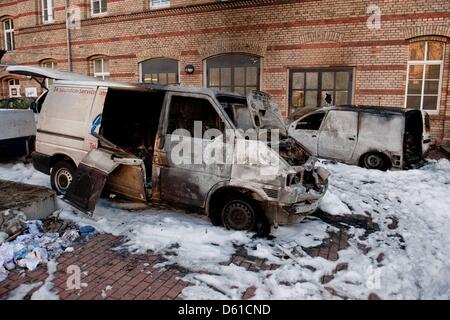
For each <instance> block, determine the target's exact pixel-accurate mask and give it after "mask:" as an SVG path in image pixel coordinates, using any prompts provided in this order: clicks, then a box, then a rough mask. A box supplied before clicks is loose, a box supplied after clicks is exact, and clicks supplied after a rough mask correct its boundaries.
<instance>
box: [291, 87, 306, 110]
mask: <svg viewBox="0 0 450 320" xmlns="http://www.w3.org/2000/svg"><path fill="white" fill-rule="evenodd" d="M292 106H294V107H297V108H301V107H304V106H305V94H304V92H303V91H292Z"/></svg>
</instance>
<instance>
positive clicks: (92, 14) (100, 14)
mask: <svg viewBox="0 0 450 320" xmlns="http://www.w3.org/2000/svg"><path fill="white" fill-rule="evenodd" d="M106 15H108V11H106V12H101V13H93V12H91V17H92V18H97V17H104V16H106Z"/></svg>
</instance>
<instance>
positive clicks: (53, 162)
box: [50, 153, 77, 168]
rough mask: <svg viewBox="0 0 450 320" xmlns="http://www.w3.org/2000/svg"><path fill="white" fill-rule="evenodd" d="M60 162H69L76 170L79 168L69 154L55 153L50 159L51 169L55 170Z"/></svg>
mask: <svg viewBox="0 0 450 320" xmlns="http://www.w3.org/2000/svg"><path fill="white" fill-rule="evenodd" d="M60 161H67V162H69V163H70V164H72V165H73V166H74V167H75V168H76V167H77V164H76V163H75V161H74V160H73V159H72V158H71V157H70V156H68V155H67V154H64V153H55V154H54V155H52V156H51V157H50V168H53V167H54V166H55V165H56V164H57V163H58V162H60Z"/></svg>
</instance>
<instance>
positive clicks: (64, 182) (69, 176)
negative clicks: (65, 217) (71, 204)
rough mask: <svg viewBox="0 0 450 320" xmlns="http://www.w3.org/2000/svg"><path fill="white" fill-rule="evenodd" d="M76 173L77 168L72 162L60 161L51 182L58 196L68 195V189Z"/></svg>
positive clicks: (53, 170) (53, 171)
mask: <svg viewBox="0 0 450 320" xmlns="http://www.w3.org/2000/svg"><path fill="white" fill-rule="evenodd" d="M74 173H75V167H74V166H73V165H72V164H71V163H70V162H67V161H60V162H57V163H56V164H55V165H54V166H53V168H52V173H51V175H50V181H51V184H52V188H53V190H55V191H56V194H58V195H64V194H66V192H67V189H68V188H69V185H70V183H71V182H72V180H73V175H74Z"/></svg>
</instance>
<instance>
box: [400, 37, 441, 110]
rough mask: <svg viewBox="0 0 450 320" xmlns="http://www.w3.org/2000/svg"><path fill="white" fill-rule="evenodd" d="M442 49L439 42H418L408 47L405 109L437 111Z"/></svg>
mask: <svg viewBox="0 0 450 320" xmlns="http://www.w3.org/2000/svg"><path fill="white" fill-rule="evenodd" d="M444 49H445V48H444V43H443V42H439V41H420V42H413V43H411V44H410V45H409V60H408V81H407V84H406V98H405V105H406V107H407V108H413V109H421V110H427V111H438V109H439V100H440V94H441V85H442V70H443V67H444Z"/></svg>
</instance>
